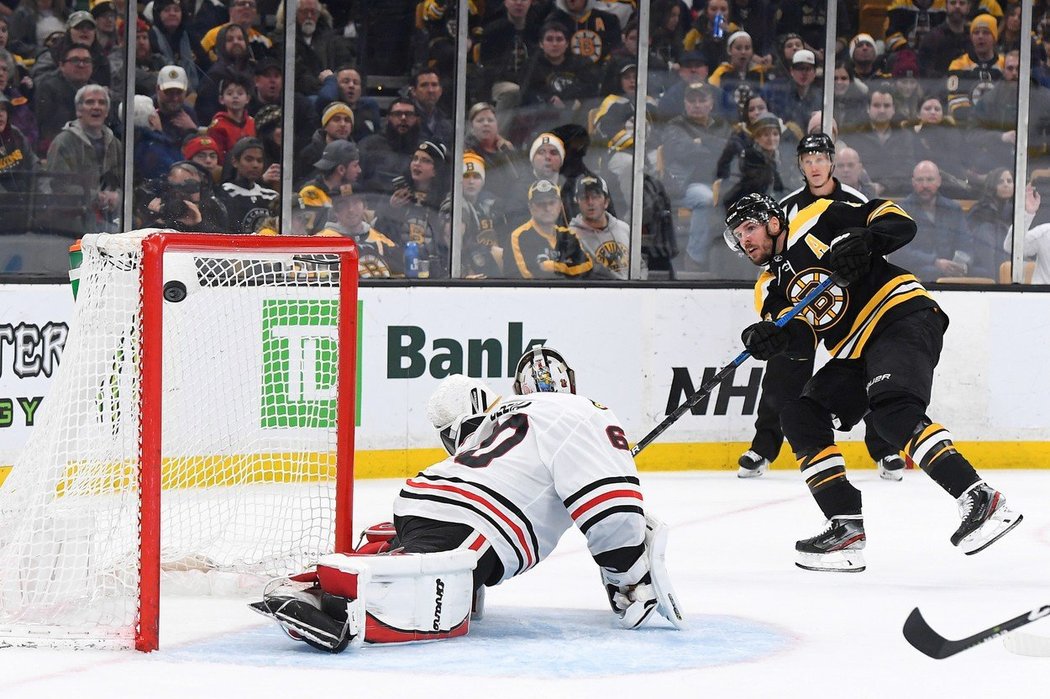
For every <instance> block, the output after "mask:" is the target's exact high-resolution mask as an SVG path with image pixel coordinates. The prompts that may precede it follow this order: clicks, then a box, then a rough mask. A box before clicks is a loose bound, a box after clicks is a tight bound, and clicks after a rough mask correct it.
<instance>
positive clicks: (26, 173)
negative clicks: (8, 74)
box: [0, 94, 37, 192]
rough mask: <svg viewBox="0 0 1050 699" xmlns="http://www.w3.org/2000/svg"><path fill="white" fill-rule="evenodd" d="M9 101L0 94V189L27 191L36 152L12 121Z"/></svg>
mask: <svg viewBox="0 0 1050 699" xmlns="http://www.w3.org/2000/svg"><path fill="white" fill-rule="evenodd" d="M11 116H12V109H11V101H10V100H9V99H8V98H7V97H6V96H4V95H2V94H0V154H2V155H0V191H4V192H29V191H31V190H32V187H33V172H34V171H35V170H36V168H37V158H36V154H35V153H34V152H33V147H32V145H31V144H30V143H29V140H28V139H27V138H26V137H25V135H24V134H23V133H22V132H21V131H20V130H19V129H18V127H17V126H15V125H14V124H13V123H12V120H11Z"/></svg>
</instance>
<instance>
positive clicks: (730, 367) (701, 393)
mask: <svg viewBox="0 0 1050 699" xmlns="http://www.w3.org/2000/svg"><path fill="white" fill-rule="evenodd" d="M832 284H834V282H833V281H832V279H831V277H828V278H827V279H825V280H824V281H822V282H821V283H820V284H818V285H817V286H816V288H815V289H813V290H812V291H810V292H809V293H808V294H806V295H805V296H803V297H802V300H801V301H799V302H798V303H796V304H795V307H794V308H792V309H791V310H790V311H788V312H787V313H786V314H785V315H784V316H782V317H781V318H780V319H779V320H777V322H776V326H777V327H778V328H782V327H784V326H785V325H787V324H788V322H789V321H790V320H792V319H793V318H794V317H795V316H797V315H798V314H799V313H801V312H802V310H803V309H804V308H805V307H806V306H808V305H809V304H811V303H813V302H814V301H815V300H816V299H817V297H818V296H820V295H821V294H822V293H824V292H825V291H827V289H828V287H829V286H831V285H832ZM750 356H751V353H750V352H748V351H747V350H744V351H743V352H741V353H740V354H738V355H737V356H736V359H734V360H733V361H731V362H730V363H729V364H726V365H725V366H724V367H722V368H721V369H720V370H719V371H718V373H717V374H715V375H714V376H713V377H711V379H710V380H709V381H708V382H707V383H705V384H704V385H703V386H701V387H700V388H699V389H698V390H697V391H696V392H694V393H693V394H692V395H691V396H689V398H687V399H686V401H685V402H684V403H682V404H681V405H680V406H678V407H677V408H675V411H674V412H673V413H671V414H670V415H668V416H667V417H666V418H664V420H663V422H661V423H660V424H659V425H657V426H656V427H654V428H653V429H652V430H650V432H649V434H647V435H645V436H644V437H642V439H641V440H640V441H639V442H638V443H637V444H635V445H634V447H633V448H632V449H631V456H638V452H640V451H641V450H642V449H645V448H646V447H647V446H649V445H650V444H652V443H653V441H654V440H655V439H656V438H657V437H659V436H660V435H661V434H663V433H664V431H665V430H666V429H667V428H668V427H670V426H671V425H673V424H674V423H675V422H676V421H677V420H678V418H680V417H682V416H683V415H685V412H686V411H687V410H690V409H692V407H693V406H694V405H696V404H697V403H699V402H700V401H701V400H703V399H704V397H705V396H706V395H707V394H709V393H710V392H711V391H712V390H714V388H715V386H717V385H718V384H720V383H722V381H724V380H725V378H726V377H727V376H729V375H730V374H731V373H733V371H734V370H735V369H736V368H737V367H738V366H740V365H741V364H743V363H744V361H745V360H746V359H747V358H748V357H750Z"/></svg>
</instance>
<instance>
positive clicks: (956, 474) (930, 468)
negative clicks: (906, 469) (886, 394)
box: [904, 420, 981, 498]
mask: <svg viewBox="0 0 1050 699" xmlns="http://www.w3.org/2000/svg"><path fill="white" fill-rule="evenodd" d="M904 453H905V454H907V455H908V456H909V457H910V458H911V460H912V461H914V462H915V463H916V464H918V466H919V468H921V469H922V470H923V471H925V472H926V473H927V474H928V475H929V476H930V478H932V479H933V480H934V481H936V482H937V485H939V486H941V487H942V488H944V489H945V490H946V491H948V492H949V493H950V494H951V496H952V497H953V498H959V497H960V496H961V495H962V494H963V493H964V492H966V489H967V488H969V487H970V486H971V485H973V484H974V483H976V482H977V481H979V480H981V478H980V476H978V475H977V471H975V470H974V468H973V466H971V465H970V462H969V461H967V460H966V459H965V458H964V457H963V455H962V454H960V453H959V452H958V451H956V449H955V442H953V441H952V434H951V432H949V431H948V430H946V429H945V428H944V426H943V425H938V424H937V423H935V422H933V423H931V422H929V421H926V420H923V421H922V422H920V423H919V425H918V427H916V428H915V431H914V432H913V433H912V436H911V437H910V438H909V439H908V441H907V442H906V443H905V444H904Z"/></svg>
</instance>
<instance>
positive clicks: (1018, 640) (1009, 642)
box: [1003, 631, 1050, 658]
mask: <svg viewBox="0 0 1050 699" xmlns="http://www.w3.org/2000/svg"><path fill="white" fill-rule="evenodd" d="M1003 646H1005V647H1006V650H1008V651H1010V652H1011V653H1014V654H1015V655H1027V656H1030V657H1033V658H1050V637H1047V636H1037V635H1035V634H1034V633H1025V632H1023V631H1018V632H1016V633H1011V634H1007V635H1006V636H1003Z"/></svg>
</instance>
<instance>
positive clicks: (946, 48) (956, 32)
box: [919, 0, 970, 78]
mask: <svg viewBox="0 0 1050 699" xmlns="http://www.w3.org/2000/svg"><path fill="white" fill-rule="evenodd" d="M945 6H946V9H947V13H946V15H945V20H944V22H942V23H941V24H939V25H937V26H936V27H934V28H933V29H931V30H930V33H929V34H927V35H926V36H925V38H923V40H922V42H920V43H919V68H920V71H921V73H922V76H923V77H925V78H939V77H942V76H944V75H946V74H947V73H948V65H949V64H950V63H951V62H952V60H953V59H954V58H955V57H956V56H960V55H962V54H964V53H966V51H967V50H968V49H969V48H970V34H969V32H968V31H967V30H966V23H967V21H968V20H969V18H970V0H945Z"/></svg>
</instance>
